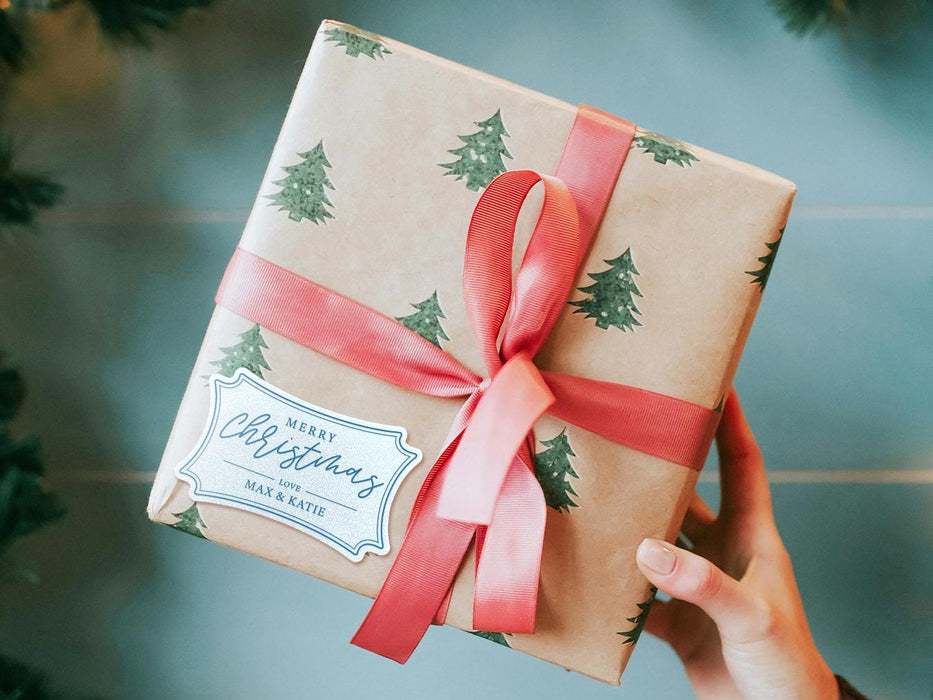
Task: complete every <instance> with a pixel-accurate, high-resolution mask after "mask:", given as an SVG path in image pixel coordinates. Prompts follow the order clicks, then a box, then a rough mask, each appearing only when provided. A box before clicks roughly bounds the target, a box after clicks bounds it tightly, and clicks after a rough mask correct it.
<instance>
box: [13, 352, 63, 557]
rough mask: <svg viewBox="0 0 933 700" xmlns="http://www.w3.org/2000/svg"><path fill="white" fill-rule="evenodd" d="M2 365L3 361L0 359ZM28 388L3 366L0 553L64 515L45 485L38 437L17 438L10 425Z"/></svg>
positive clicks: (60, 504) (16, 375) (14, 372)
mask: <svg viewBox="0 0 933 700" xmlns="http://www.w3.org/2000/svg"><path fill="white" fill-rule="evenodd" d="M0 363H2V358H0ZM24 397H25V389H24V385H23V380H22V377H21V376H20V374H19V372H17V371H16V370H14V369H11V368H9V367H5V366H3V365H2V364H0V552H3V550H4V549H6V547H7V546H9V545H10V543H11V542H12V541H13V540H14V539H15V538H17V537H22V536H24V535H28V534H29V533H31V532H33V531H34V530H36V529H38V528H40V527H42V526H43V525H45V524H46V523H49V522H52V521H53V520H57V519H58V518H60V517H62V516H63V515H64V514H65V507H64V505H63V504H62V502H61V500H60V499H59V498H58V496H56V495H55V494H54V493H51V492H49V491H48V490H46V489H45V487H44V486H43V485H42V474H43V466H42V457H41V454H40V452H39V441H38V440H37V439H36V438H35V437H26V438H21V439H15V438H14V437H13V436H12V435H11V434H10V426H9V423H10V422H11V421H13V420H14V419H15V418H16V416H17V414H18V413H19V409H20V407H21V406H22V403H23V399H24Z"/></svg>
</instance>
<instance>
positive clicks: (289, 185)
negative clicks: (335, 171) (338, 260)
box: [266, 141, 334, 224]
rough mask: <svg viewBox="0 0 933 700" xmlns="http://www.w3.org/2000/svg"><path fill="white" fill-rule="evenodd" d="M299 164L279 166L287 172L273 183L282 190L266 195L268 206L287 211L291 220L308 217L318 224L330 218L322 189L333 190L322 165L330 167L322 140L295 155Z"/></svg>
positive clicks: (331, 215)
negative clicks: (268, 200) (299, 160)
mask: <svg viewBox="0 0 933 700" xmlns="http://www.w3.org/2000/svg"><path fill="white" fill-rule="evenodd" d="M298 157H299V158H302V161H301V162H300V163H297V164H295V165H286V166H285V167H284V168H282V169H283V170H284V171H285V172H286V173H288V175H287V176H286V177H284V178H282V179H281V180H276V181H275V182H274V183H273V184H275V185H278V186H279V187H281V188H282V189H281V190H280V191H279V192H276V193H275V194H269V195H266V198H267V199H271V200H272V201H271V202H270V203H269V206H270V207H273V206H278V207H279V211H287V212H288V218H289V219H291V220H292V221H301V220H302V219H308V220H309V221H312V222H314V223H315V224H321V223H323V222H324V221H325V220H326V219H333V218H334V215H333V214H331V213H330V212H329V211H328V210H327V208H326V207H331V208H333V206H334V205H333V203H332V202H331V201H330V200H329V199H328V198H327V193H326V192H325V191H324V188H325V187H326V188H328V189H331V190H332V189H334V185H333V184H332V183H331V181H330V178H328V177H327V172H326V171H325V170H324V169H325V168H330V167H332V166H331V164H330V161H328V160H327V156H326V155H324V142H323V141H319V142H318V144H317V146H315V147H314V148H312V149H311V150H310V151H305V152H304V153H299V154H298Z"/></svg>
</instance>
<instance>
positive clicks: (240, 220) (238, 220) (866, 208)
mask: <svg viewBox="0 0 933 700" xmlns="http://www.w3.org/2000/svg"><path fill="white" fill-rule="evenodd" d="M249 211H250V210H249V209H195V208H191V209H186V208H176V209H172V208H165V207H152V208H122V209H121V208H115V209H105V208H101V209H80V208H70V207H58V208H56V209H51V210H49V211H47V212H45V213H43V214H42V215H41V217H40V223H58V224H61V223H64V224H244V223H246V219H247V217H248V216H249ZM791 219H792V221H813V220H821V221H829V220H855V219H862V220H931V219H933V206H885V205H880V204H879V205H838V206H831V205H821V204H801V205H799V206H796V207H794V209H793V211H792V214H791Z"/></svg>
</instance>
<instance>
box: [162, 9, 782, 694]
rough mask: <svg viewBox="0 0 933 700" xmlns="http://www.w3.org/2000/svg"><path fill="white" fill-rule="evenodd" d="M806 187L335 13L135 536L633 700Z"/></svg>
mask: <svg viewBox="0 0 933 700" xmlns="http://www.w3.org/2000/svg"><path fill="white" fill-rule="evenodd" d="M794 192H795V189H794V186H793V185H792V184H791V183H789V182H787V181H786V180H783V179H781V178H779V177H777V176H774V175H771V174H769V173H767V172H764V171H761V170H758V169H756V168H753V167H751V166H748V165H745V164H743V163H739V162H736V161H734V160H731V159H729V158H726V157H723V156H721V155H718V154H715V153H712V152H710V151H707V150H704V149H702V148H699V147H696V146H693V145H690V144H687V143H684V142H681V141H678V140H676V139H672V138H669V137H667V136H663V135H660V134H657V133H654V132H650V131H647V130H643V129H638V128H636V127H634V126H633V125H632V124H630V123H629V122H627V121H625V120H624V119H620V118H617V117H613V116H611V115H608V114H605V113H603V112H600V111H599V110H596V109H593V108H588V107H580V108H577V107H573V106H571V105H569V104H566V103H563V102H561V101H558V100H555V99H552V98H549V97H546V96H544V95H541V94H538V93H535V92H533V91H530V90H527V89H524V88H521V87H518V86H516V85H512V84H510V83H507V82H505V81H502V80H499V79H496V78H493V77H490V76H488V75H484V74H482V73H479V72H477V71H474V70H471V69H468V68H464V67H463V66H460V65H457V64H454V63H451V62H449V61H445V60H443V59H441V58H438V57H436V56H432V55H430V54H427V53H424V52H422V51H419V50H417V49H414V48H411V47H409V46H405V45H404V44H401V43H399V42H395V41H391V40H389V39H386V38H383V37H380V36H377V35H374V34H370V33H368V32H364V31H361V30H359V29H356V28H353V27H350V26H348V25H344V24H339V23H336V22H330V21H328V22H325V23H324V24H323V25H322V26H321V28H320V30H319V31H318V35H317V37H316V40H315V42H314V44H313V46H312V49H311V53H310V56H309V58H308V61H307V64H306V67H305V69H304V72H303V73H302V76H301V80H300V82H299V84H298V88H297V91H296V93H295V96H294V99H293V101H292V103H291V106H290V108H289V111H288V115H287V117H286V120H285V124H284V126H283V128H282V132H281V134H280V136H279V139H278V142H277V143H276V146H275V150H274V152H273V154H272V159H271V162H270V164H269V167H268V170H267V172H266V175H265V177H264V179H263V182H262V186H261V188H260V192H259V196H258V198H257V200H256V203H255V206H254V207H253V210H252V213H251V215H250V217H249V221H248V222H247V225H246V230H245V232H244V234H243V237H242V240H241V242H240V245H239V247H238V249H237V250H236V252H235V253H234V255H233V258H232V260H231V262H230V265H229V267H228V269H227V272H226V274H225V276H224V279H223V281H222V283H221V285H220V289H219V291H218V295H217V302H218V305H217V307H216V309H215V312H214V315H213V317H212V319H211V321H210V325H209V326H208V329H207V333H206V335H205V338H204V343H203V345H202V348H201V351H200V354H199V356H198V358H197V361H196V363H195V367H194V371H193V372H192V375H191V380H190V382H189V384H188V388H187V391H186V392H185V395H184V398H183V400H182V403H181V408H180V410H179V412H178V417H177V419H176V422H175V425H174V428H173V430H172V434H171V437H170V439H169V442H168V445H167V447H166V450H165V455H164V457H163V460H162V463H161V466H160V468H159V472H158V474H157V476H156V480H155V484H154V486H153V489H152V494H151V497H150V501H149V515H150V517H151V518H152V519H153V520H156V521H158V522H162V523H165V524H168V525H170V526H172V527H175V528H177V529H180V530H184V531H186V532H189V533H191V534H193V535H195V536H198V537H203V538H206V539H209V540H212V541H215V542H219V543H222V544H225V545H228V546H230V547H234V548H236V549H240V550H243V551H246V552H250V553H252V554H255V555H257V556H260V557H264V558H266V559H269V560H272V561H274V562H278V563H280V564H283V565H285V566H288V567H291V568H294V569H297V570H299V571H303V572H306V573H308V574H310V575H312V576H315V577H317V578H320V579H324V580H326V581H330V582H332V583H335V584H337V585H339V586H342V587H344V588H347V589H350V590H353V591H356V592H358V593H361V594H363V595H366V596H370V597H374V598H375V602H374V604H373V607H372V609H371V611H370V613H369V615H368V616H367V618H366V620H365V621H364V622H363V625H362V626H361V628H360V630H359V631H358V632H357V634H356V636H355V637H354V640H353V641H354V643H356V644H358V645H360V646H363V647H365V648H368V649H372V650H373V651H376V652H378V653H381V654H383V655H385V656H388V657H390V658H393V659H396V660H398V661H404V660H405V659H407V658H408V656H409V654H411V653H412V650H413V649H414V647H415V646H416V645H417V644H418V642H419V640H420V639H421V637H422V635H423V634H424V632H425V630H426V629H427V627H428V626H429V625H430V624H431V623H432V622H436V623H439V622H447V623H448V624H452V625H455V626H457V627H460V628H462V629H464V630H469V631H473V632H474V633H475V634H477V635H479V636H482V637H486V638H487V639H490V640H493V641H496V642H498V643H500V644H502V645H504V646H508V647H511V648H513V649H518V650H521V651H524V652H526V653H528V654H532V655H534V656H537V657H540V658H542V659H546V660H548V661H551V662H553V663H556V664H559V665H561V666H564V667H566V668H570V669H574V670H577V671H579V672H581V673H584V674H587V675H589V676H592V677H594V678H597V679H600V680H603V681H606V682H610V683H618V681H619V678H620V675H621V672H622V669H623V668H624V666H625V663H626V661H627V659H628V657H629V655H630V654H631V652H632V649H633V647H634V645H635V642H636V641H637V639H638V636H639V634H640V633H641V631H642V628H643V626H644V623H645V619H646V616H647V615H648V611H649V607H650V604H651V600H652V596H653V591H652V590H651V588H650V587H649V584H648V582H647V581H646V580H645V579H644V577H643V576H642V575H641V574H640V572H639V571H638V569H637V567H636V566H635V556H634V553H635V549H636V547H637V546H638V544H639V542H641V540H642V539H643V538H645V537H657V538H663V539H667V540H672V539H673V538H674V537H675V536H676V534H677V532H678V529H679V526H680V523H681V520H682V518H683V515H684V513H685V510H686V507H687V504H688V502H689V500H690V495H691V492H692V490H693V486H694V484H695V482H696V479H697V475H698V473H699V470H700V469H701V468H702V466H703V462H704V460H705V457H706V454H707V452H708V449H709V447H710V443H711V440H712V436H713V434H714V432H715V427H716V424H717V419H718V416H719V413H718V411H719V410H720V409H721V406H722V402H723V397H724V396H725V394H726V393H727V391H728V388H729V386H730V384H731V382H732V377H733V374H734V372H735V369H736V365H737V363H738V361H739V357H740V354H741V351H742V347H743V345H744V343H745V339H746V337H747V335H748V332H749V329H750V327H751V324H752V320H753V317H754V315H755V311H756V309H757V307H758V304H759V301H760V299H761V294H762V292H763V291H764V288H765V285H766V283H767V281H768V276H769V274H770V271H771V266H772V263H773V261H774V256H775V253H776V252H777V248H778V245H779V243H780V241H781V237H782V235H783V230H784V224H785V221H786V219H787V216H788V213H789V209H790V205H791V201H792V199H793V196H794ZM513 239H514V242H513Z"/></svg>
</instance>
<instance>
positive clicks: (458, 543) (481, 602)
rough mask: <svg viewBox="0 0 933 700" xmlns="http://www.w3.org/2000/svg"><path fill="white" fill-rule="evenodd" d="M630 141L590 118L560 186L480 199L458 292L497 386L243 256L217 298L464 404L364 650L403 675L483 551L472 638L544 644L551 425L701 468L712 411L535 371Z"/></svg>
mask: <svg viewBox="0 0 933 700" xmlns="http://www.w3.org/2000/svg"><path fill="white" fill-rule="evenodd" d="M633 137H634V126H633V125H632V124H630V123H629V122H626V121H624V120H621V119H618V118H616V117H613V116H611V115H608V114H605V113H603V112H600V111H598V110H595V109H593V108H591V107H581V108H580V110H579V112H578V114H577V118H576V120H575V122H574V125H573V128H572V129H571V132H570V135H569V137H568V140H567V142H566V144H565V146H564V151H563V153H562V155H561V159H560V162H559V164H558V167H557V170H556V174H555V176H553V177H552V176H547V175H539V174H538V173H535V172H532V171H529V170H519V171H512V172H507V173H504V174H502V175H500V176H499V177H498V178H496V179H495V180H493V181H492V182H491V183H490V184H489V186H488V187H487V188H486V190H485V191H484V192H483V194H482V196H481V197H480V199H479V202H478V203H477V205H476V208H475V210H474V212H473V217H472V219H471V221H470V226H469V230H468V234H467V245H466V255H465V261H464V270H463V288H464V289H463V291H464V303H465V305H466V309H467V314H468V316H469V318H470V322H471V324H472V326H473V330H474V333H475V335H476V337H477V340H478V341H479V345H480V349H481V351H482V355H483V359H484V362H485V364H486V369H487V372H488V374H489V378H488V379H483V378H481V377H479V376H477V375H476V374H475V373H474V372H472V371H471V370H469V369H468V368H466V367H465V366H463V365H462V364H461V363H460V362H458V361H457V360H456V359H454V358H453V357H452V356H451V355H449V354H447V353H446V352H444V351H443V350H441V349H439V348H438V347H436V346H435V345H434V344H432V343H430V342H428V341H427V340H425V339H424V338H422V337H421V336H419V335H417V334H416V333H414V332H412V331H410V330H409V329H407V328H405V327H404V326H402V325H401V324H399V323H397V322H396V321H394V320H392V319H390V318H388V317H386V316H383V315H381V314H379V313H378V312H376V311H374V310H372V309H370V308H368V307H366V306H363V305H362V304H360V303H358V302H356V301H353V300H352V299H349V298H347V297H345V296H343V295H341V294H339V293H337V292H335V291H333V290H330V289H327V288H326V287H322V286H321V285H318V284H316V283H314V282H312V281H310V280H308V279H305V278H303V277H300V276H299V275H296V274H295V273H293V272H290V271H289V270H287V269H285V268H282V267H279V266H278V265H274V264H273V263H270V262H269V261H267V260H264V259H262V258H260V257H258V256H256V255H253V254H252V253H249V252H247V251H245V250H243V249H239V248H238V249H237V251H236V252H235V253H234V256H233V259H232V260H231V261H230V264H229V266H228V268H227V271H226V273H225V275H224V279H223V281H222V282H221V285H220V289H219V290H218V292H217V303H218V304H220V305H221V306H224V307H225V308H227V309H229V310H230V311H232V312H234V313H236V314H238V315H240V316H243V317H244V318H247V319H249V320H251V321H253V322H255V323H259V324H260V325H262V326H264V327H266V328H268V329H270V330H272V331H273V332H275V333H278V334H279V335H282V336H285V337H288V338H290V339H292V340H294V341H296V342H299V343H301V344H302V345H305V346H306V347H309V348H311V349H313V350H316V351H318V352H320V353H323V354H325V355H328V356H329V357H332V358H334V359H336V360H338V361H340V362H343V363H345V364H347V365H350V366H352V367H355V368H356V369H359V370H361V371H363V372H366V373H368V374H370V375H372V376H375V377H378V378H380V379H382V380H384V381H387V382H391V383H392V384H395V385H397V386H400V387H403V388H405V389H409V390H412V391H417V392H420V393H423V394H428V395H431V396H438V397H467V400H466V402H465V403H464V405H463V407H462V408H461V410H460V412H459V414H458V415H457V418H456V419H455V421H454V425H453V427H452V428H451V432H450V434H449V436H448V439H447V441H446V444H445V447H444V449H443V450H442V452H441V455H440V457H439V458H438V459H437V461H436V462H435V463H434V466H433V467H432V468H431V470H430V472H429V473H428V475H427V477H426V478H425V481H424V483H423V484H422V487H421V491H420V492H419V494H418V497H417V499H416V501H415V505H414V508H413V509H412V513H411V516H410V519H409V523H408V528H407V531H406V533H405V538H404V540H403V542H402V544H401V547H400V548H399V552H398V555H397V557H396V559H395V562H394V563H393V565H392V568H391V570H390V571H389V574H388V576H387V577H386V580H385V583H384V584H383V586H382V589H381V590H380V592H379V594H378V595H377V597H376V599H375V601H374V603H373V606H372V608H371V609H370V611H369V614H368V615H367V617H366V619H365V620H364V622H363V624H362V626H361V627H360V629H359V631H358V632H357V633H356V636H355V637H354V638H353V643H354V644H356V645H358V646H361V647H364V648H366V649H370V650H372V651H375V652H377V653H379V654H382V655H383V656H387V657H389V658H391V659H394V660H396V661H399V662H403V663H404V662H405V661H406V660H407V659H408V657H409V656H410V655H411V653H412V651H413V650H414V648H415V647H416V646H417V644H418V642H419V641H420V640H421V638H422V636H423V635H424V633H425V631H426V630H427V628H428V626H429V625H430V624H431V622H432V621H435V622H438V623H442V622H443V621H444V618H445V617H446V612H447V605H448V603H449V596H450V590H451V585H452V583H453V580H454V577H455V576H456V574H457V571H458V569H459V568H460V565H461V563H462V561H463V558H464V556H465V555H466V552H467V549H468V547H469V545H470V543H471V542H472V541H473V540H474V538H475V541H476V572H475V586H474V601H473V626H474V628H475V629H482V630H487V631H497V632H514V633H525V634H530V633H533V632H534V624H535V610H536V605H537V590H538V578H539V573H540V567H541V551H542V546H543V541H544V524H545V515H546V514H545V505H544V498H543V495H542V493H541V488H540V486H539V485H538V482H537V481H536V479H535V477H534V471H533V466H532V452H533V444H534V443H533V437H532V433H531V429H532V426H533V425H534V423H535V422H536V421H537V419H538V418H539V417H540V416H541V415H542V414H543V413H545V412H549V413H551V414H552V415H554V416H557V417H558V418H561V419H562V420H564V421H566V422H568V423H572V424H574V425H577V426H580V427H582V428H584V429H586V430H589V431H591V432H594V433H597V434H599V435H602V436H603V437H606V438H608V439H610V440H613V441H615V442H618V443H621V444H625V445H628V446H629V447H632V448H634V449H637V450H640V451H642V452H645V453H648V454H652V455H655V456H657V457H661V458H663V459H665V460H668V461H671V462H675V463H677V464H682V465H684V466H686V467H689V468H692V469H697V470H699V469H701V468H702V466H703V462H704V460H705V458H706V454H707V452H708V450H709V446H710V444H711V442H712V438H713V434H714V432H715V429H716V424H717V421H718V417H719V414H718V413H716V412H714V411H712V410H710V409H706V408H703V407H701V406H697V405H695V404H692V403H689V402H686V401H683V400H680V399H676V398H673V397H670V396H665V395H663V394H657V393H654V392H650V391H646V390H644V389H638V388H636V387H630V386H624V385H621V384H613V383H610V382H600V381H595V380H591V379H584V378H582V377H573V376H568V375H562V374H556V373H553V372H540V371H539V370H538V369H537V368H536V367H535V365H534V364H533V362H532V358H533V357H534V355H535V353H536V352H537V351H538V350H539V349H540V347H541V346H542V345H543V343H544V341H545V340H546V339H547V336H548V334H549V333H550V330H551V327H552V326H553V325H554V323H555V321H556V320H557V317H558V316H559V315H560V312H561V310H562V308H563V304H564V303H565V302H566V300H567V297H568V296H569V294H570V291H571V288H572V285H573V281H574V278H575V276H576V270H577V267H578V265H579V263H580V261H581V260H582V258H583V256H584V254H585V252H586V250H587V248H588V246H589V243H590V240H591V239H592V237H593V235H594V234H595V231H596V228H597V227H598V225H599V222H600V220H601V219H602V216H603V213H604V211H605V208H606V205H607V203H608V201H609V198H610V196H611V195H612V192H613V190H614V188H615V183H616V179H617V178H618V176H619V173H620V171H621V168H622V163H623V162H624V160H625V156H626V154H627V153H628V150H629V147H630V145H631V141H632V138H633ZM539 182H542V183H543V185H544V204H543V206H542V211H541V214H540V216H539V218H538V222H537V224H536V225H535V229H534V232H533V233H532V236H531V239H530V241H529V243H528V247H527V249H526V251H525V255H524V258H523V260H522V263H521V265H520V267H519V270H518V273H517V276H516V278H515V289H514V290H513V288H512V269H511V260H512V243H513V238H514V233H515V222H516V220H517V218H518V213H519V210H520V209H521V206H522V203H523V202H524V200H525V198H526V197H527V195H528V193H529V192H530V190H531V189H532V187H534V186H535V185H536V184H537V183H539ZM510 311H511V313H509V312H510ZM507 317H508V320H506V318H507ZM500 335H501V343H500V342H498V341H499V338H500Z"/></svg>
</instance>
